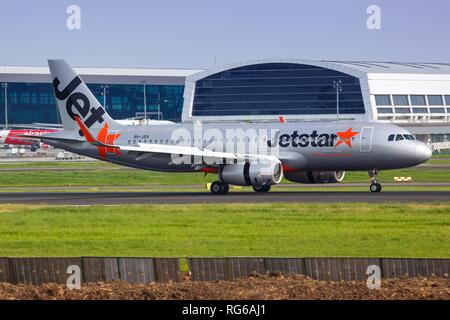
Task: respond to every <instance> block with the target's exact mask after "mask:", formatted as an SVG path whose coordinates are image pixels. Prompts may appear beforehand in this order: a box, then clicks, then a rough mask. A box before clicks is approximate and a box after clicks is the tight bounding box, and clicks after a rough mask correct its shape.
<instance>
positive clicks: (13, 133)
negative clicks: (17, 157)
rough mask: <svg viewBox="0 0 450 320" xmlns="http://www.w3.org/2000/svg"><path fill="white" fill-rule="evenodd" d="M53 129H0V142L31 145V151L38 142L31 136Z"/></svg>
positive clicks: (37, 135) (40, 134)
mask: <svg viewBox="0 0 450 320" xmlns="http://www.w3.org/2000/svg"><path fill="white" fill-rule="evenodd" d="M56 131H57V130H54V129H19V130H0V144H11V145H20V146H29V145H31V149H32V151H35V150H36V149H37V147H38V144H39V143H36V141H35V140H34V139H30V137H31V138H33V137H39V136H42V135H44V134H48V133H51V132H56Z"/></svg>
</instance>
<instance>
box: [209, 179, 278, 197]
mask: <svg viewBox="0 0 450 320" xmlns="http://www.w3.org/2000/svg"><path fill="white" fill-rule="evenodd" d="M270 187H271V186H270V185H255V186H253V190H254V191H255V192H269V191H270ZM209 190H210V191H211V193H212V194H225V193H228V191H230V185H229V184H228V183H225V182H222V181H214V182H213V183H211V186H210V187H209Z"/></svg>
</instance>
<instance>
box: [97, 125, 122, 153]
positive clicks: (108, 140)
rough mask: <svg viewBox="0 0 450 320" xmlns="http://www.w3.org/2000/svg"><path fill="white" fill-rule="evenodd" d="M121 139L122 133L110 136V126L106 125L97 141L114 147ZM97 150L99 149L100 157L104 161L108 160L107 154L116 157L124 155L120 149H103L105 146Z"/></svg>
mask: <svg viewBox="0 0 450 320" xmlns="http://www.w3.org/2000/svg"><path fill="white" fill-rule="evenodd" d="M119 137H120V133H114V134H110V133H109V132H108V124H107V123H105V125H104V126H103V127H102V128H101V129H100V131H99V133H98V136H97V139H98V141H100V142H102V143H104V144H108V145H113V144H114V143H115V142H116V140H117V139H118V138H119ZM97 148H98V155H99V156H100V157H102V158H103V159H105V158H106V154H107V153H111V154H114V155H116V156H120V155H122V154H121V153H120V150H119V148H112V147H111V148H110V147H103V146H99V147H97Z"/></svg>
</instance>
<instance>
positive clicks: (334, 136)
mask: <svg viewBox="0 0 450 320" xmlns="http://www.w3.org/2000/svg"><path fill="white" fill-rule="evenodd" d="M358 133H359V132H354V131H353V128H349V129H347V130H346V131H342V132H336V133H331V134H329V133H320V134H319V133H318V132H317V130H314V131H313V132H312V133H310V134H307V133H303V134H299V133H298V131H294V132H293V133H292V134H282V135H280V136H279V138H278V145H279V146H280V147H282V148H287V147H289V146H292V147H294V148H306V147H309V146H311V147H338V146H339V145H341V144H343V143H344V144H346V145H347V146H348V147H350V148H351V147H352V138H353V137H354V136H356V135H357V134H358ZM267 145H268V146H269V147H273V146H274V143H273V142H272V141H270V140H268V141H267Z"/></svg>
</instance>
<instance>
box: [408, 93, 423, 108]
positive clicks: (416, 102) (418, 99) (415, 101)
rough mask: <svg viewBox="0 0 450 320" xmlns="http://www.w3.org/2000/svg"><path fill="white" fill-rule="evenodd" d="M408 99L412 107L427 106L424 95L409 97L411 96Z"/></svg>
mask: <svg viewBox="0 0 450 320" xmlns="http://www.w3.org/2000/svg"><path fill="white" fill-rule="evenodd" d="M409 99H410V100H411V105H412V106H426V105H427V102H426V100H425V96H424V95H411V96H409Z"/></svg>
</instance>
